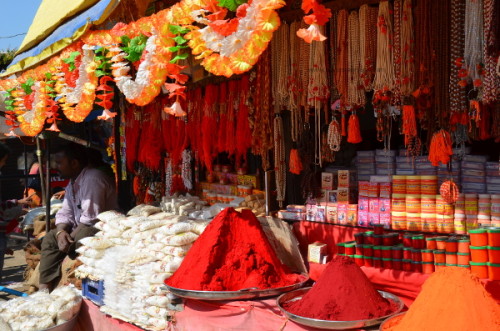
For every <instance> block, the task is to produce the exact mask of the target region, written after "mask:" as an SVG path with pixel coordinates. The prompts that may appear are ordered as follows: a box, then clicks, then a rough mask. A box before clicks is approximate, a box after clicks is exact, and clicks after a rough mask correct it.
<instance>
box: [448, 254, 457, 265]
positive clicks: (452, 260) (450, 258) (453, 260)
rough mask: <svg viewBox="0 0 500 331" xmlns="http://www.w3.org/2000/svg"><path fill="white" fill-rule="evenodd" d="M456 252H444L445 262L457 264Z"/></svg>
mask: <svg viewBox="0 0 500 331" xmlns="http://www.w3.org/2000/svg"><path fill="white" fill-rule="evenodd" d="M457 260H458V259H457V253H454V252H446V264H457Z"/></svg>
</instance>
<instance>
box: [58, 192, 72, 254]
mask: <svg viewBox="0 0 500 331" xmlns="http://www.w3.org/2000/svg"><path fill="white" fill-rule="evenodd" d="M71 203H73V202H72V198H71V196H70V195H68V196H67V199H64V201H63V204H62V207H61V209H60V210H59V211H58V212H57V214H56V227H57V232H56V240H57V245H58V246H59V250H60V251H61V252H66V251H67V250H68V248H69V246H70V245H71V243H72V242H73V239H72V238H71V236H70V232H71V228H72V224H73V223H74V221H75V215H74V213H73V208H72V207H71Z"/></svg>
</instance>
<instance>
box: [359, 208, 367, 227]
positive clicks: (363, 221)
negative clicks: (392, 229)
mask: <svg viewBox="0 0 500 331" xmlns="http://www.w3.org/2000/svg"><path fill="white" fill-rule="evenodd" d="M369 224H370V220H369V217H368V211H366V210H363V211H359V212H358V225H359V226H368V225H369Z"/></svg>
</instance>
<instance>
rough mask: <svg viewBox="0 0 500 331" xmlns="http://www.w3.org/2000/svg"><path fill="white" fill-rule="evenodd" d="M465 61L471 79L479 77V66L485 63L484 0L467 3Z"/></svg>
mask: <svg viewBox="0 0 500 331" xmlns="http://www.w3.org/2000/svg"><path fill="white" fill-rule="evenodd" d="M464 63H465V67H466V68H467V71H468V73H469V77H470V79H472V80H473V81H474V80H475V79H479V78H480V74H479V68H478V66H479V65H480V64H481V63H483V0H467V1H466V3H465V50H464Z"/></svg>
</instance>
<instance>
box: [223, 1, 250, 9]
mask: <svg viewBox="0 0 500 331" xmlns="http://www.w3.org/2000/svg"><path fill="white" fill-rule="evenodd" d="M218 3H219V6H220V7H224V8H227V9H229V10H230V11H236V9H238V7H239V6H240V5H242V4H244V3H247V0H218Z"/></svg>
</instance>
